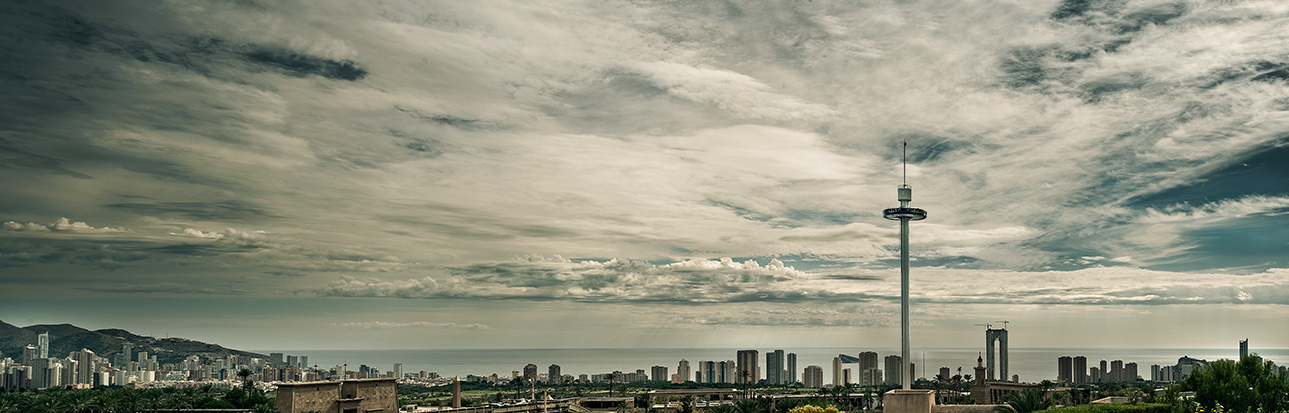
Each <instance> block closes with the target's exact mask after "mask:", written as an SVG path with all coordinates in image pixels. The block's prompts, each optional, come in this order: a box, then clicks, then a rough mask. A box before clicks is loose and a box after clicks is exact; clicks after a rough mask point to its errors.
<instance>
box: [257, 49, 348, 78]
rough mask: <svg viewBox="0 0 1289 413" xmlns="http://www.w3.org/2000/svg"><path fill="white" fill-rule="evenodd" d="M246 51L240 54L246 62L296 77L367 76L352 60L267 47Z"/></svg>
mask: <svg viewBox="0 0 1289 413" xmlns="http://www.w3.org/2000/svg"><path fill="white" fill-rule="evenodd" d="M247 49H248V50H246V51H243V52H241V54H242V56H245V57H246V59H247V60H248V61H250V62H254V63H259V64H264V65H268V66H273V67H277V68H281V69H283V70H285V71H286V72H287V73H290V74H293V75H296V76H307V75H318V76H322V77H325V78H328V79H337V80H348V81H356V80H359V79H362V78H364V77H366V76H367V70H366V69H363V68H362V67H361V66H359V65H358V64H357V63H356V62H354V61H352V60H333V59H326V58H322V57H317V56H309V55H306V54H302V53H298V52H295V51H291V50H287V49H282V48H275V47H267V46H249V47H247Z"/></svg>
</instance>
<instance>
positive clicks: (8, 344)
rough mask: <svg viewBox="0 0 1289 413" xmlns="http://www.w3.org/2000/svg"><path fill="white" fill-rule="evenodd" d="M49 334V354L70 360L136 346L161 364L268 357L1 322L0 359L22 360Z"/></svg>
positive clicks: (111, 332)
mask: <svg viewBox="0 0 1289 413" xmlns="http://www.w3.org/2000/svg"><path fill="white" fill-rule="evenodd" d="M45 332H48V333H49V355H50V356H51V357H67V355H68V353H71V352H73V351H77V350H80V349H82V348H87V349H90V350H91V351H93V352H94V354H96V355H98V356H99V357H107V358H109V359H111V358H112V357H113V356H115V355H116V354H119V353H120V352H121V347H122V345H124V344H126V343H130V344H134V352H135V353H138V352H140V351H146V352H148V354H149V355H155V356H157V361H158V362H160V363H177V362H179V361H181V360H183V359H184V358H186V357H188V356H200V357H201V358H202V359H203V360H210V359H213V358H222V357H227V356H228V355H229V354H235V355H242V356H247V357H260V358H266V357H267V356H266V355H263V354H258V353H251V352H247V351H240V350H233V349H229V348H224V347H222V346H219V345H217V344H210V343H203V342H200V341H194V340H189V339H185V338H177V337H170V338H156V337H148V336H141V335H137V334H134V333H131V332H129V331H125V330H122V329H116V328H109V329H102V330H93V331H91V330H87V329H84V328H80V327H77V326H74V325H71V324H38V325H33V326H27V327H17V326H14V325H12V324H8V323H5V322H3V321H0V355H2V356H0V357H11V358H13V359H15V360H17V359H19V358H21V357H22V349H23V347H25V346H27V345H28V344H31V345H35V344H36V336H37V335H39V334H40V333H45Z"/></svg>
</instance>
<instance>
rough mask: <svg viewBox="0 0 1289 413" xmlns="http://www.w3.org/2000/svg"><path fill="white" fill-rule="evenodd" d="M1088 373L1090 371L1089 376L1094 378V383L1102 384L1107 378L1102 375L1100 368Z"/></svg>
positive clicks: (1092, 369)
mask: <svg viewBox="0 0 1289 413" xmlns="http://www.w3.org/2000/svg"><path fill="white" fill-rule="evenodd" d="M1088 371H1089V373H1088V375H1089V376H1092V382H1093V383H1101V382H1102V380H1103V378H1104V377H1105V376H1104V375H1103V374H1101V368H1100V367H1093V368H1091V369H1088Z"/></svg>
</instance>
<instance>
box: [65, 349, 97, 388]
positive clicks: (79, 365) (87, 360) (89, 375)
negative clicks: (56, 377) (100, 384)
mask: <svg viewBox="0 0 1289 413" xmlns="http://www.w3.org/2000/svg"><path fill="white" fill-rule="evenodd" d="M71 359H72V360H75V361H76V378H75V379H73V380H74V381H73V382H74V383H77V384H89V385H93V384H94V376H96V374H94V365H95V364H97V363H96V362H97V361H98V358H97V357H95V356H94V352H93V351H90V350H89V349H85V348H83V349H81V350H80V351H73V352H72V354H71ZM66 384H70V383H66Z"/></svg>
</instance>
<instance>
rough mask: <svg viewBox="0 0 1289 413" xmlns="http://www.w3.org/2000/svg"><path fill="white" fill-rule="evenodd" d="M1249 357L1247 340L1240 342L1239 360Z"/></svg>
mask: <svg viewBox="0 0 1289 413" xmlns="http://www.w3.org/2000/svg"><path fill="white" fill-rule="evenodd" d="M1248 355H1249V339H1247V338H1246V339H1244V340H1240V358H1244V357H1245V356H1248Z"/></svg>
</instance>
